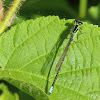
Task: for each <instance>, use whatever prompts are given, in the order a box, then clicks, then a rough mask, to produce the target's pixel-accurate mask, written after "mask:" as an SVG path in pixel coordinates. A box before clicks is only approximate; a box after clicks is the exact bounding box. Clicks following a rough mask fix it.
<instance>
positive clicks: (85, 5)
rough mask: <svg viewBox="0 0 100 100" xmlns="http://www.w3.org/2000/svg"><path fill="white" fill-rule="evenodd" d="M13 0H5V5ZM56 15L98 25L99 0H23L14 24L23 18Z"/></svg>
mask: <svg viewBox="0 0 100 100" xmlns="http://www.w3.org/2000/svg"><path fill="white" fill-rule="evenodd" d="M12 1H13V0H5V5H6V7H7V6H9V4H10V3H11V2H12ZM49 15H56V16H59V17H60V19H63V18H65V19H78V20H82V21H85V22H88V23H91V24H96V25H99V26H100V0H25V1H24V2H23V3H22V6H21V7H20V8H19V10H18V12H17V14H16V18H15V20H14V23H13V24H14V25H15V24H17V23H20V22H22V21H23V20H28V19H35V18H38V17H41V16H49Z"/></svg>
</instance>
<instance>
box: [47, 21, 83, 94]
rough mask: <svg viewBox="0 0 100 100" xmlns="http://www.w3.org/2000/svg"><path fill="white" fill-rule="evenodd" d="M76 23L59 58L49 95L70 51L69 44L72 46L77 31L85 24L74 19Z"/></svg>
mask: <svg viewBox="0 0 100 100" xmlns="http://www.w3.org/2000/svg"><path fill="white" fill-rule="evenodd" d="M74 24H76V25H75V27H74V29H73V31H72V33H71V37H70V39H69V41H68V43H67V45H66V47H65V50H64V52H63V54H62V55H61V57H60V59H59V61H58V63H57V65H56V68H58V71H57V74H56V76H55V79H54V81H53V83H52V86H51V88H50V90H49V95H50V94H51V93H52V90H53V87H54V85H55V82H56V80H57V76H58V74H59V71H60V69H61V66H62V64H63V62H64V59H65V56H66V54H67V52H68V49H69V46H70V44H71V42H72V41H73V39H74V37H75V36H76V35H77V32H78V30H79V26H82V25H83V23H82V22H80V21H77V20H75V21H74Z"/></svg>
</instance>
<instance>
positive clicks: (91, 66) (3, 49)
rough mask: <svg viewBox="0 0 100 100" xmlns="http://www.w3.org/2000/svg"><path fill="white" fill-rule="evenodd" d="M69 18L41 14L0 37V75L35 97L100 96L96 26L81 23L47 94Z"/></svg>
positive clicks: (82, 98)
mask: <svg viewBox="0 0 100 100" xmlns="http://www.w3.org/2000/svg"><path fill="white" fill-rule="evenodd" d="M73 21H74V20H73V19H72V20H64V19H62V20H60V19H59V18H58V17H56V16H52V17H51V16H48V17H41V18H38V19H36V20H34V21H33V20H28V21H26V22H23V23H21V24H19V25H16V26H14V27H12V28H11V30H9V31H7V32H6V33H5V34H3V35H2V36H1V37H0V66H1V70H0V78H1V79H3V80H6V81H8V82H10V83H11V84H13V85H14V86H16V87H18V88H19V89H20V90H22V91H24V92H26V93H28V94H30V95H31V96H33V97H34V98H36V99H37V100H61V99H63V100H69V99H70V100H73V99H74V98H76V100H77V99H79V100H88V99H89V100H92V99H99V98H100V86H99V84H100V78H99V77H100V60H99V59H100V44H99V43H100V28H98V26H96V25H90V24H89V25H88V24H86V23H84V25H83V26H82V27H81V29H82V30H81V32H82V33H84V34H80V35H79V36H78V40H77V37H76V39H75V40H74V41H73V43H72V44H71V46H70V48H69V51H68V53H67V55H66V58H65V60H64V63H63V65H62V68H61V71H60V73H59V75H58V78H57V81H56V84H55V87H54V89H53V92H52V94H51V95H48V91H49V88H50V86H51V84H52V82H53V80H54V78H55V75H56V71H55V67H56V64H57V61H58V60H59V58H60V56H61V54H62V53H63V51H64V48H65V46H66V44H67V42H68V40H69V38H70V33H71V32H72V29H73V27H74V25H73Z"/></svg>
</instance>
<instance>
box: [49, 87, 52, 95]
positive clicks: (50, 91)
mask: <svg viewBox="0 0 100 100" xmlns="http://www.w3.org/2000/svg"><path fill="white" fill-rule="evenodd" d="M52 90H53V86H51V88H50V90H49V95H50V94H51V93H52Z"/></svg>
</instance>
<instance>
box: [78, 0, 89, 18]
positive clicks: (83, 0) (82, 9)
mask: <svg viewBox="0 0 100 100" xmlns="http://www.w3.org/2000/svg"><path fill="white" fill-rule="evenodd" d="M87 1H88V0H80V3H79V17H80V18H84V17H85V16H86V11H87Z"/></svg>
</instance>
